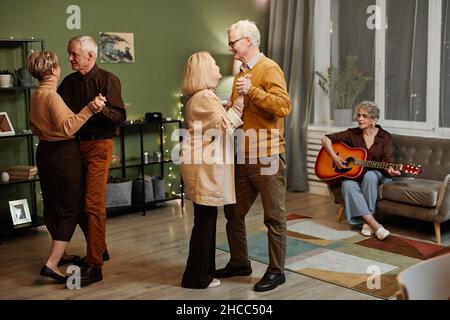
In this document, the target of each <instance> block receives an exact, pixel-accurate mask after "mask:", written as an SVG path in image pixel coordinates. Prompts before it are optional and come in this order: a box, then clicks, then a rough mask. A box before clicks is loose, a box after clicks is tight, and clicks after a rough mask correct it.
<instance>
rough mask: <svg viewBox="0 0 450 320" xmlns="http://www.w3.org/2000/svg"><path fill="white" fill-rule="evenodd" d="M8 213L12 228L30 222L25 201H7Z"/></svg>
mask: <svg viewBox="0 0 450 320" xmlns="http://www.w3.org/2000/svg"><path fill="white" fill-rule="evenodd" d="M9 211H10V212H11V217H12V221H13V225H14V226H18V225H21V224H25V223H30V222H31V215H30V209H29V208H28V202H27V199H21V200H14V201H9Z"/></svg>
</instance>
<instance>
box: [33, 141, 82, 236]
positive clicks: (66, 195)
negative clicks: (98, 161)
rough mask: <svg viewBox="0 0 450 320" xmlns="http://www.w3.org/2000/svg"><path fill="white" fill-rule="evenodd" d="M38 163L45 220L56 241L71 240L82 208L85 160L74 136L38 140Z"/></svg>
mask: <svg viewBox="0 0 450 320" xmlns="http://www.w3.org/2000/svg"><path fill="white" fill-rule="evenodd" d="M36 164H37V167H38V172H39V179H40V182H41V189H42V198H43V200H44V221H45V225H46V226H47V229H48V231H49V232H50V235H51V236H52V238H53V240H59V241H70V239H71V238H72V235H73V233H74V231H75V227H76V225H77V224H78V221H79V219H80V215H81V212H82V208H83V182H82V180H83V179H82V162H81V156H80V148H79V145H78V142H77V141H76V140H75V139H70V140H63V141H43V140H41V141H40V142H39V145H38V147H37V152H36Z"/></svg>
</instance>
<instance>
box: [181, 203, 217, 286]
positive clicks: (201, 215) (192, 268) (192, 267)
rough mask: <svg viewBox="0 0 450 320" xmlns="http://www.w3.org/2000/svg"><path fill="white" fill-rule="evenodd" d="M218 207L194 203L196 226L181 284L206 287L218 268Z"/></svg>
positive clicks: (193, 230) (193, 229)
mask: <svg viewBox="0 0 450 320" xmlns="http://www.w3.org/2000/svg"><path fill="white" fill-rule="evenodd" d="M216 223H217V207H210V206H204V205H200V204H197V203H194V227H193V228H192V234H191V240H190V242H189V256H188V259H187V263H186V270H185V271H184V274H183V279H182V280H181V286H182V287H185V288H192V289H204V288H206V287H208V285H209V284H210V283H211V281H212V280H213V277H212V276H211V274H212V273H213V272H214V271H215V269H216Z"/></svg>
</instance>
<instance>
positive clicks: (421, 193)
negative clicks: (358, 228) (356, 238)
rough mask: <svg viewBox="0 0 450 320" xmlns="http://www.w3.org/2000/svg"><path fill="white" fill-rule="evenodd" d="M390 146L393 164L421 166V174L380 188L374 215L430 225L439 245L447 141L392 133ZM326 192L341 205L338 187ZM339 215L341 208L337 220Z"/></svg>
mask: <svg viewBox="0 0 450 320" xmlns="http://www.w3.org/2000/svg"><path fill="white" fill-rule="evenodd" d="M392 144H393V155H394V160H395V162H396V163H402V164H407V163H413V164H417V165H421V166H422V174H421V175H420V176H418V177H407V176H406V177H399V178H395V179H394V181H393V182H392V183H388V184H385V185H382V186H380V189H379V195H378V203H377V213H383V214H392V215H399V216H404V217H408V218H413V219H419V220H424V221H430V222H433V223H434V230H435V236H436V242H437V243H441V223H442V222H445V221H447V220H449V219H450V139H438V138H426V137H416V136H404V135H398V134H392ZM329 190H330V193H331V195H332V196H333V198H334V201H335V203H337V204H340V205H342V206H343V203H344V202H343V198H342V194H341V189H340V185H339V184H338V185H330V186H329ZM343 213H344V211H343V207H342V208H341V210H340V212H339V216H338V221H340V220H341V219H342V217H343Z"/></svg>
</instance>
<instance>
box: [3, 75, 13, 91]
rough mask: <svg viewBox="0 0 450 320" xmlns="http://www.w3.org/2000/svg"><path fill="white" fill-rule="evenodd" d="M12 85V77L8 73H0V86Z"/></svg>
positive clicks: (7, 86)
mask: <svg viewBox="0 0 450 320" xmlns="http://www.w3.org/2000/svg"><path fill="white" fill-rule="evenodd" d="M9 87H12V77H11V75H10V74H0V88H9Z"/></svg>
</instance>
